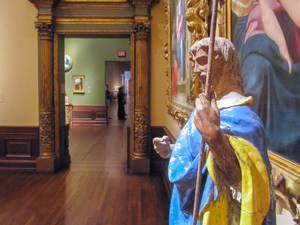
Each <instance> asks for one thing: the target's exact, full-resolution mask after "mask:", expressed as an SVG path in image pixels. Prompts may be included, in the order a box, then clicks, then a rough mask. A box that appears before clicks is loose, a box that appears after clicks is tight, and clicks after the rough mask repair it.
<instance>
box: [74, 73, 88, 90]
mask: <svg viewBox="0 0 300 225" xmlns="http://www.w3.org/2000/svg"><path fill="white" fill-rule="evenodd" d="M84 82H85V76H84V75H73V93H74V94H84V93H85V90H84Z"/></svg>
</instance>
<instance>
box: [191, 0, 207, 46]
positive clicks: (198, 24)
mask: <svg viewBox="0 0 300 225" xmlns="http://www.w3.org/2000/svg"><path fill="white" fill-rule="evenodd" d="M186 8H187V10H186V14H185V16H186V22H187V27H188V30H189V31H190V32H191V34H192V43H195V42H196V41H198V40H200V39H202V38H204V37H207V36H208V16H209V5H208V2H207V0H200V1H199V0H187V1H186Z"/></svg>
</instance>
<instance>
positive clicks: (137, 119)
mask: <svg viewBox="0 0 300 225" xmlns="http://www.w3.org/2000/svg"><path fill="white" fill-rule="evenodd" d="M148 121H149V114H148V112H147V111H146V110H136V111H135V116H134V124H135V125H134V127H135V130H134V138H135V147H136V151H135V152H134V155H135V156H136V157H141V158H142V157H146V156H147V155H148V153H147V152H146V151H145V149H147V144H148V133H149V129H148Z"/></svg>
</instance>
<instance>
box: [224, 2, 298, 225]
mask: <svg viewBox="0 0 300 225" xmlns="http://www.w3.org/2000/svg"><path fill="white" fill-rule="evenodd" d="M227 9H228V11H230V12H231V14H230V19H228V18H227V20H226V21H227V28H228V29H227V30H228V31H230V33H229V35H228V36H227V37H230V38H231V40H232V42H233V43H234V44H235V46H236V48H237V51H238V54H239V58H240V72H241V75H242V77H243V83H244V90H245V94H246V95H247V96H252V97H253V104H252V108H253V110H254V111H255V112H256V113H257V114H258V115H259V117H260V118H261V120H262V122H263V124H264V127H265V133H266V137H267V141H268V150H269V151H268V154H269V157H270V159H271V164H272V167H273V178H274V186H275V189H276V199H277V209H278V210H277V220H278V221H279V220H280V219H281V218H284V221H285V223H288V224H294V223H295V224H299V222H300V220H299V218H300V212H299V203H300V198H299V188H300V186H299V177H300V113H299V112H300V89H299V82H300V76H299V74H300V28H299V27H300V16H299V15H300V14H297V13H296V12H298V11H299V10H300V4H299V1H298V0H232V1H230V4H229V5H228V7H227ZM262 12H263V13H262ZM285 210H287V211H288V212H289V215H290V218H291V221H290V222H287V218H286V217H285V216H284V215H286V213H285Z"/></svg>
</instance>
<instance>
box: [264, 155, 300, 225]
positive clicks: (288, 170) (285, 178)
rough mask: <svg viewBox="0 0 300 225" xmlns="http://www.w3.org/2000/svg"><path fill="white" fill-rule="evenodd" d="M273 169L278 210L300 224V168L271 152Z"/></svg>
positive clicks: (278, 212) (279, 213)
mask: <svg viewBox="0 0 300 225" xmlns="http://www.w3.org/2000/svg"><path fill="white" fill-rule="evenodd" d="M268 155H269V157H270V159H271V163H272V169H273V180H274V186H275V194H276V209H277V212H276V214H278V215H279V216H280V215H281V211H282V209H286V210H287V211H289V212H290V214H291V216H292V217H293V220H294V221H295V223H296V224H300V179H299V177H300V166H299V165H297V164H295V163H293V162H291V161H289V160H287V159H285V158H283V157H281V156H279V155H277V154H275V153H273V152H271V151H269V152H268Z"/></svg>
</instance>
